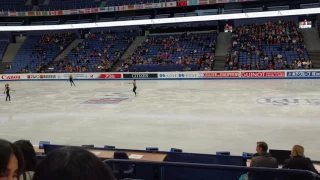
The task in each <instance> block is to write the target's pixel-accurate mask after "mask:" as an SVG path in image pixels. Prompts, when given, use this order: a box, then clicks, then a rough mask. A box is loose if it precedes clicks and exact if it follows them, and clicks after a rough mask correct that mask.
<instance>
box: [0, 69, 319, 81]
mask: <svg viewBox="0 0 320 180" xmlns="http://www.w3.org/2000/svg"><path fill="white" fill-rule="evenodd" d="M70 74H72V75H73V77H74V79H76V80H132V79H138V80H207V79H211V80H218V79H220V80H224V79H319V78H320V70H289V71H283V70H281V71H280V70H279V71H187V72H128V73H120V72H119V73H118V72H112V73H103V72H102V73H53V74H51V73H50V74H46V73H43V74H41V73H40V74H2V75H0V81H39V80H66V79H68V78H69V76H70Z"/></svg>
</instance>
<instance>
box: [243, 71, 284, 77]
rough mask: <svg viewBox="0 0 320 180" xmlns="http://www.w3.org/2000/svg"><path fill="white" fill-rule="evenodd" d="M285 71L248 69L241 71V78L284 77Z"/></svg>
mask: <svg viewBox="0 0 320 180" xmlns="http://www.w3.org/2000/svg"><path fill="white" fill-rule="evenodd" d="M284 77H286V72H285V71H253V72H251V71H246V72H241V78H284Z"/></svg>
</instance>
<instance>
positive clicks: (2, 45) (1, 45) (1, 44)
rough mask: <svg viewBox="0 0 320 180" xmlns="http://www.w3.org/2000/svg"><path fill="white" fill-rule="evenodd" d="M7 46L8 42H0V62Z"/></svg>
mask: <svg viewBox="0 0 320 180" xmlns="http://www.w3.org/2000/svg"><path fill="white" fill-rule="evenodd" d="M8 45H9V41H8V40H3V41H1V40H0V62H1V61H2V58H3V55H4V53H5V52H6V50H7V47H8Z"/></svg>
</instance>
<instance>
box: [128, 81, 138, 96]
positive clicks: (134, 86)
mask: <svg viewBox="0 0 320 180" xmlns="http://www.w3.org/2000/svg"><path fill="white" fill-rule="evenodd" d="M129 84H133V92H134V94H135V95H137V92H136V90H137V83H136V80H135V79H134V80H133V82H132V83H129Z"/></svg>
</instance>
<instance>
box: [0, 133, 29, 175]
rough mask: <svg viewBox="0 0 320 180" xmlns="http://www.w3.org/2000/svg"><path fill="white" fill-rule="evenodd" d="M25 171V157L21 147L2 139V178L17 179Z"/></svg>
mask: <svg viewBox="0 0 320 180" xmlns="http://www.w3.org/2000/svg"><path fill="white" fill-rule="evenodd" d="M23 172H24V159H23V155H22V152H21V151H20V149H19V148H18V147H17V146H16V145H14V144H12V143H11V142H9V141H6V140H3V139H0V179H2V178H3V179H6V180H16V179H18V177H19V176H20V175H21V174H22V173H23Z"/></svg>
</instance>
